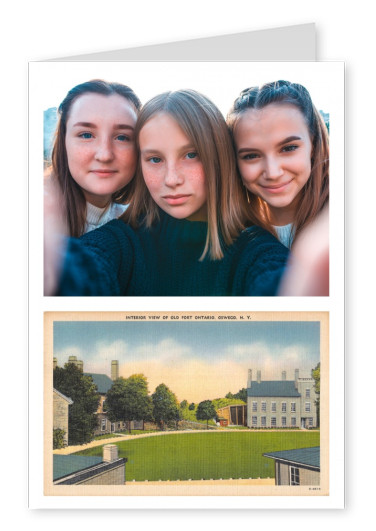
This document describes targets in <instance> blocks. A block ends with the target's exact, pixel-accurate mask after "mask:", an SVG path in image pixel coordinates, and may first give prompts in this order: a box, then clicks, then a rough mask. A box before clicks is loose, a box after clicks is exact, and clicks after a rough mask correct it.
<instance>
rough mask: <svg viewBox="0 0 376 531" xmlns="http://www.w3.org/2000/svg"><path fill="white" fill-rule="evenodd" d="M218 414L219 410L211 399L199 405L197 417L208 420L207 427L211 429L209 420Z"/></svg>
mask: <svg viewBox="0 0 376 531" xmlns="http://www.w3.org/2000/svg"><path fill="white" fill-rule="evenodd" d="M216 416H217V412H216V410H215V407H214V406H213V403H212V402H211V400H204V401H203V402H200V403H199V405H198V406H197V411H196V419H197V420H206V429H209V420H210V419H214V418H216Z"/></svg>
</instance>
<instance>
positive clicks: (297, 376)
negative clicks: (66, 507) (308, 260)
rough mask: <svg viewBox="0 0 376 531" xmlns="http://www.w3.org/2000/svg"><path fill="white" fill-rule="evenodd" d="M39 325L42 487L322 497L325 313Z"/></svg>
mask: <svg viewBox="0 0 376 531" xmlns="http://www.w3.org/2000/svg"><path fill="white" fill-rule="evenodd" d="M44 333H45V350H44V357H45V375H44V396H45V405H44V494H45V496H47V497H48V496H52V497H53V496H63V497H64V496H78V497H80V496H104V497H106V496H123V497H138V496H141V497H143V496H157V497H161V496H162V497H169V496H172V497H176V496H182V497H193V496H203V497H206V496H207V497H212V496H219V497H220V496H234V497H255V496H277V497H278V496H293V497H296V496H298V497H299V496H306V497H311V496H312V497H317V496H324V497H325V496H328V495H329V493H330V477H329V476H330V474H329V450H330V438H329V431H330V430H329V409H330V404H329V396H330V392H329V316H328V313H327V312H247V313H246V312H226V313H225V312H215V313H210V312H202V313H200V312H132V313H131V312H117V313H113V312H101V313H98V312H89V313H88V312H47V313H46V314H45V319H44ZM129 503H130V504H132V502H129ZM130 506H131V505H130ZM247 506H248V504H247V501H246V499H245V498H244V507H247Z"/></svg>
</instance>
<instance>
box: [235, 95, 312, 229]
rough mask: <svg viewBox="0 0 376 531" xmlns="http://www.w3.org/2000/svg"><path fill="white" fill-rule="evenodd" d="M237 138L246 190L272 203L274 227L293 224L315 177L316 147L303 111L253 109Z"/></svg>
mask: <svg viewBox="0 0 376 531" xmlns="http://www.w3.org/2000/svg"><path fill="white" fill-rule="evenodd" d="M234 138H235V144H236V156H237V160H238V166H239V171H240V174H241V176H242V179H243V183H244V185H245V186H246V188H248V190H249V191H250V192H252V193H253V194H255V195H257V196H258V197H261V198H262V199H263V200H264V201H266V203H268V205H269V209H270V214H271V221H272V223H273V224H274V225H286V224H288V223H291V222H292V221H293V219H294V215H295V212H296V208H297V205H298V203H299V197H300V192H301V190H302V188H303V186H304V185H305V184H306V182H307V181H308V179H309V176H310V174H311V152H312V143H311V139H310V135H309V131H308V127H307V125H306V123H305V121H304V117H303V115H302V113H301V112H300V110H299V109H298V108H297V107H295V106H294V105H288V104H274V103H273V104H270V105H267V106H266V107H264V108H263V109H260V110H256V109H249V110H247V111H246V112H245V113H244V114H242V115H241V116H240V118H239V120H238V122H237V123H236V126H235V130H234Z"/></svg>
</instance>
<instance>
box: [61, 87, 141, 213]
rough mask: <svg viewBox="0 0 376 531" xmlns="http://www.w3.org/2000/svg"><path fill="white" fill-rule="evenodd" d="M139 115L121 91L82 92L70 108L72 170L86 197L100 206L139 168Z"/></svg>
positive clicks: (67, 142)
mask: <svg viewBox="0 0 376 531" xmlns="http://www.w3.org/2000/svg"><path fill="white" fill-rule="evenodd" d="M136 119H137V114H136V111H135V109H134V107H133V105H132V103H131V102H129V101H128V100H127V99H126V98H124V97H123V96H120V95H119V94H111V95H110V96H106V95H102V94H90V93H87V94H83V95H82V96H80V97H78V98H77V99H76V100H75V101H74V103H73V104H72V107H71V109H70V111H69V115H68V120H67V128H66V129H67V131H66V135H65V145H66V150H67V157H68V166H69V171H70V173H71V175H72V177H73V179H74V180H75V181H76V183H77V184H78V185H79V186H80V187H81V188H82V190H83V193H84V195H85V198H86V200H87V201H88V202H89V203H92V204H93V205H95V206H98V207H104V206H106V205H107V204H108V203H109V202H110V201H111V196H112V194H113V193H114V192H116V191H118V190H120V189H121V188H123V187H124V186H125V185H127V184H128V183H129V182H130V181H131V180H132V178H133V176H134V173H135V170H136V162H137V156H136V148H135V144H134V127H135V124H136Z"/></svg>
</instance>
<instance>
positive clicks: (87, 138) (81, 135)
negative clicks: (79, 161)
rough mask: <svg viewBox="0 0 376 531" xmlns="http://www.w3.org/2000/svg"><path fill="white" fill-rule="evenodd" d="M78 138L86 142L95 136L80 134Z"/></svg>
mask: <svg viewBox="0 0 376 531" xmlns="http://www.w3.org/2000/svg"><path fill="white" fill-rule="evenodd" d="M78 136H79V137H80V138H83V139H85V140H89V139H90V138H93V135H92V134H91V133H80V134H79V135H78Z"/></svg>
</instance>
